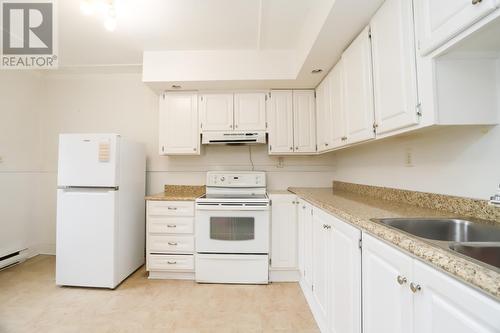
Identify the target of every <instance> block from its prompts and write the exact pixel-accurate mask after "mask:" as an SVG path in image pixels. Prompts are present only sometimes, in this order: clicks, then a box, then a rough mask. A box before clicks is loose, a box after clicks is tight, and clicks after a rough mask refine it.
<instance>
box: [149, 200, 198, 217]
mask: <svg viewBox="0 0 500 333" xmlns="http://www.w3.org/2000/svg"><path fill="white" fill-rule="evenodd" d="M148 215H149V216H154V215H160V216H194V201H148Z"/></svg>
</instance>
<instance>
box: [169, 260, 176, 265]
mask: <svg viewBox="0 0 500 333" xmlns="http://www.w3.org/2000/svg"><path fill="white" fill-rule="evenodd" d="M167 264H169V265H175V264H177V261H175V260H169V261H167Z"/></svg>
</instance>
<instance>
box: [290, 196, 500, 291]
mask: <svg viewBox="0 0 500 333" xmlns="http://www.w3.org/2000/svg"><path fill="white" fill-rule="evenodd" d="M288 191H290V192H292V193H294V194H296V195H297V196H299V197H300V198H302V199H304V200H306V201H307V202H309V203H311V204H313V205H314V206H317V207H318V208H321V209H324V210H326V211H327V212H329V213H331V214H333V215H335V216H336V217H338V218H340V219H342V220H344V221H345V222H347V223H349V224H351V225H354V226H356V227H358V228H360V229H361V230H363V231H365V232H368V233H369V234H371V235H373V236H375V237H377V238H379V239H382V240H384V241H386V242H389V243H391V244H393V245H395V246H396V247H398V248H400V249H402V250H403V251H405V252H407V253H409V254H411V255H412V256H413V257H415V258H417V259H419V260H421V261H423V262H425V263H427V264H430V265H431V266H433V267H435V268H438V269H439V270H441V271H444V272H446V273H448V274H450V275H452V276H454V277H455V278H457V279H459V280H460V281H462V282H465V283H466V284H468V285H470V286H472V287H474V288H476V289H479V290H481V291H483V292H484V293H486V294H487V295H489V296H491V297H493V298H494V299H496V300H500V273H499V272H498V271H496V270H494V269H490V268H488V267H486V266H483V265H480V264H478V263H476V262H475V261H473V260H467V259H465V258H463V257H461V256H458V255H456V254H455V253H453V252H452V251H451V250H449V251H448V250H445V249H442V248H440V247H437V246H436V245H433V244H432V243H428V242H426V241H425V240H424V239H421V238H418V237H416V236H412V235H410V234H408V233H405V232H403V231H399V230H397V229H394V228H391V227H388V226H386V225H383V224H381V223H378V222H374V221H371V220H370V219H372V218H384V217H450V216H453V213H449V212H446V211H442V210H436V209H428V208H422V207H418V206H413V205H410V204H407V203H401V202H395V201H388V200H382V199H377V198H373V197H370V196H366V195H362V194H358V193H353V192H348V191H345V190H339V189H335V190H333V189H332V188H302V187H290V188H288ZM479 222H481V221H480V220H479ZM483 222H484V223H494V222H491V221H483Z"/></svg>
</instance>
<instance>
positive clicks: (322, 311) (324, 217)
mask: <svg viewBox="0 0 500 333" xmlns="http://www.w3.org/2000/svg"><path fill="white" fill-rule="evenodd" d="M328 217H329V216H328V214H326V213H324V212H323V211H321V210H319V209H313V290H312V293H313V297H314V299H315V301H316V304H317V309H318V311H319V313H318V314H319V316H320V318H321V319H323V320H324V322H325V323H326V322H327V316H328V299H329V297H328V294H329V290H328V289H329V288H328V284H329V280H330V274H329V273H330V270H329V267H330V265H331V251H330V245H331V242H330V234H331V223H330V220H329V218H328ZM329 226H330V228H329ZM321 326H322V325H321V324H320V327H321Z"/></svg>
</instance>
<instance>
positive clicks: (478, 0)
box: [472, 0, 482, 5]
mask: <svg viewBox="0 0 500 333" xmlns="http://www.w3.org/2000/svg"><path fill="white" fill-rule="evenodd" d="M481 1H482V0H472V4H473V5H477V4H478V3H480V2H481Z"/></svg>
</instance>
